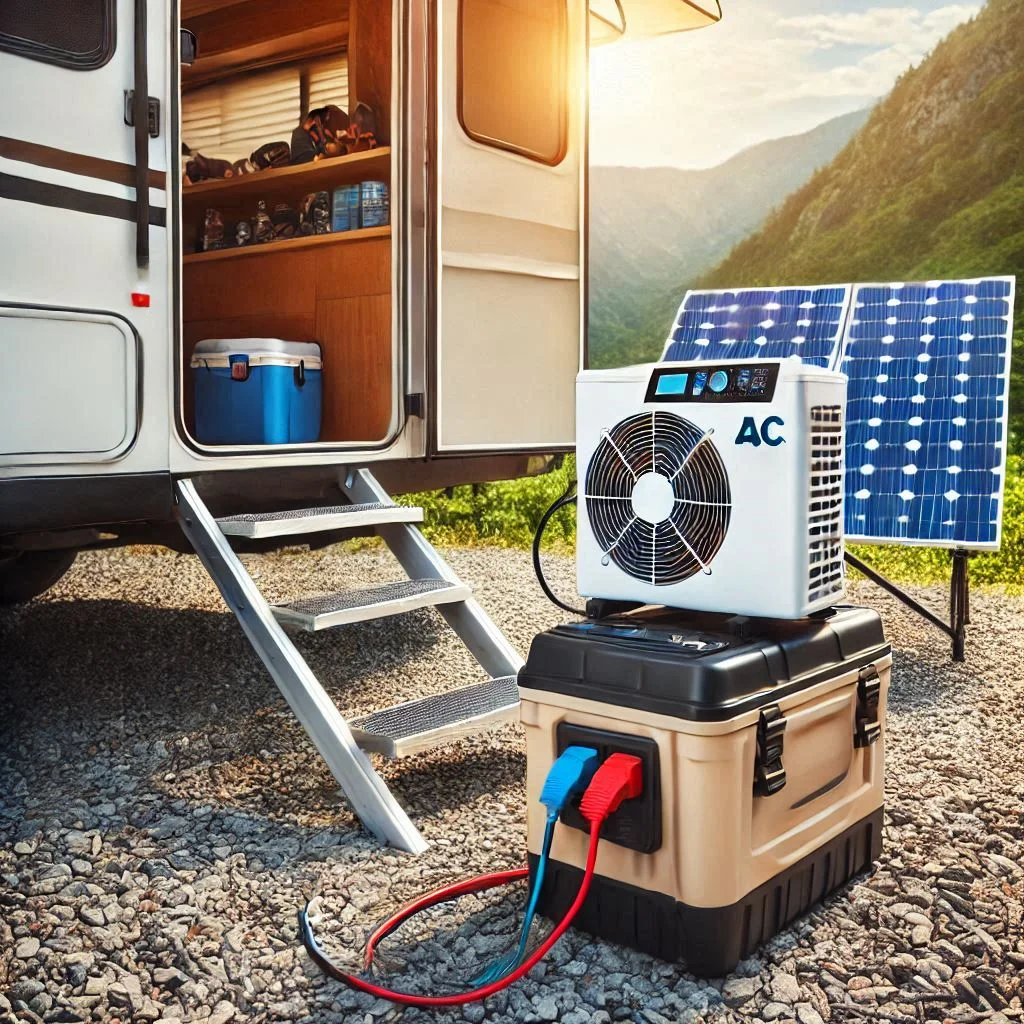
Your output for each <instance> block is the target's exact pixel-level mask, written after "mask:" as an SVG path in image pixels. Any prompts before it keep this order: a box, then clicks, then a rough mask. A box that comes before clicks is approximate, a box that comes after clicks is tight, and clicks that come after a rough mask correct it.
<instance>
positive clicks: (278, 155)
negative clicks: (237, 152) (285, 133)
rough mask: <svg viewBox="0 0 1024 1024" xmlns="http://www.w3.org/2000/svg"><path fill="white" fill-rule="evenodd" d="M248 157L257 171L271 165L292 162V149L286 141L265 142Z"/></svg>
mask: <svg viewBox="0 0 1024 1024" xmlns="http://www.w3.org/2000/svg"><path fill="white" fill-rule="evenodd" d="M249 159H250V160H251V161H252V162H253V165H254V166H255V167H256V169H257V170H259V171H265V170H267V169H268V168H271V167H286V166H288V164H290V163H292V151H291V148H290V147H289V145H288V143H287V142H265V143H264V144H263V145H262V146H260V147H259V148H257V149H254V150H253V151H252V155H251V156H250V157H249Z"/></svg>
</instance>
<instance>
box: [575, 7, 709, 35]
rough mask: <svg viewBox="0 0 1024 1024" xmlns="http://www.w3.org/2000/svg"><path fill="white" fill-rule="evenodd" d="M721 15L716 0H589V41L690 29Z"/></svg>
mask: <svg viewBox="0 0 1024 1024" xmlns="http://www.w3.org/2000/svg"><path fill="white" fill-rule="evenodd" d="M721 19H722V6H721V4H720V3H719V0H590V42H591V44H592V45H598V44H600V43H609V42H612V41H613V40H615V39H622V38H626V39H644V38H648V37H650V36H662V35H667V34H669V33H670V32H689V31H691V30H692V29H695V28H704V27H705V26H707V25H713V24H714V23H715V22H716V21H721Z"/></svg>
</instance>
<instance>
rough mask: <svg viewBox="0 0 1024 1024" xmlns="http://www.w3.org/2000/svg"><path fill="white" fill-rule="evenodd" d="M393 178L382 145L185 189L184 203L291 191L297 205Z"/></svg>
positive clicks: (387, 153) (232, 200)
mask: <svg viewBox="0 0 1024 1024" xmlns="http://www.w3.org/2000/svg"><path fill="white" fill-rule="evenodd" d="M390 177H391V147H390V146H380V147H379V148H378V149H368V150H366V151H365V152H363V153H352V154H350V155H349V156H335V157H329V158H328V159H326V160H314V161H312V162H311V163H308V164H294V165H292V166H289V167H274V168H271V169H270V170H266V171H256V172H255V173H253V174H243V175H241V176H239V177H237V178H215V179H213V180H212V181H200V182H197V183H196V184H195V185H184V186H182V190H181V195H182V202H183V203H185V204H188V203H191V202H197V201H199V200H203V201H204V202H207V203H215V202H216V201H218V200H220V201H221V202H230V203H235V202H237V201H240V200H246V199H260V198H262V197H264V196H265V195H268V194H273V195H276V194H280V193H281V192H282V191H283V190H288V191H290V192H291V193H292V194H293V195H294V197H295V202H298V200H299V199H300V198H301V196H302V195H303V194H305V193H307V192H320V191H323V190H326V189H331V188H334V187H336V186H337V185H347V184H351V183H354V182H357V181H388V180H389V179H390Z"/></svg>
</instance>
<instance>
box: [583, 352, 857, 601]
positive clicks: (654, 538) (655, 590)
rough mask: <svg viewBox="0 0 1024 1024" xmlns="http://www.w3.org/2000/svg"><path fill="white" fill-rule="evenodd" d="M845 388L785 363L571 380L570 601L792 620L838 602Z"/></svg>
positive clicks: (588, 374) (591, 374)
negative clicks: (573, 593) (574, 477)
mask: <svg viewBox="0 0 1024 1024" xmlns="http://www.w3.org/2000/svg"><path fill="white" fill-rule="evenodd" d="M845 404H846V378H845V377H844V376H843V375H842V374H840V373H836V372H833V371H830V370H823V369H819V368H817V367H814V366H807V365H804V364H803V363H801V362H800V361H799V360H797V359H784V360H778V359H774V360H772V359H764V360H758V359H743V360H735V361H733V362H729V363H661V364H658V365H656V366H650V365H647V366H631V367H626V368H624V369H619V370H586V371H584V372H582V373H581V374H580V375H579V377H578V379H577V387H576V405H577V409H576V429H577V463H578V465H577V472H578V474H579V481H580V485H579V491H580V494H579V501H578V508H579V531H578V539H577V556H576V557H577V579H578V583H579V590H580V593H581V594H583V595H584V596H586V597H588V598H606V599H610V600H616V601H631V602H639V603H641V604H657V605H667V606H669V607H673V608H687V609H696V610H701V611H714V612H731V613H734V614H738V615H751V616H759V617H760V616H764V617H770V618H789V619H796V618H801V617H803V616H805V615H807V614H809V613H811V612H814V611H816V610H818V609H820V608H825V607H828V606H829V605H830V604H833V603H834V602H835V601H836V600H837V599H838V598H840V597H841V596H842V594H843V585H844V571H843V540H842V529H843V411H844V408H845Z"/></svg>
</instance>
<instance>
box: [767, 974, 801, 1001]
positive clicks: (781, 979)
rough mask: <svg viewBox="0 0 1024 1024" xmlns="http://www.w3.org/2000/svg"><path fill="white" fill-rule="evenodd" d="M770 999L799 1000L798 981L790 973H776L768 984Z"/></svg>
mask: <svg viewBox="0 0 1024 1024" xmlns="http://www.w3.org/2000/svg"><path fill="white" fill-rule="evenodd" d="M769 991H770V992H771V996H772V999H774V1000H775V1001H776V1002H778V1003H796V1002H799V1001H800V983H799V982H798V981H797V980H796V978H794V977H793V975H792V974H776V975H775V976H774V977H773V978H772V980H771V984H770V985H769Z"/></svg>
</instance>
